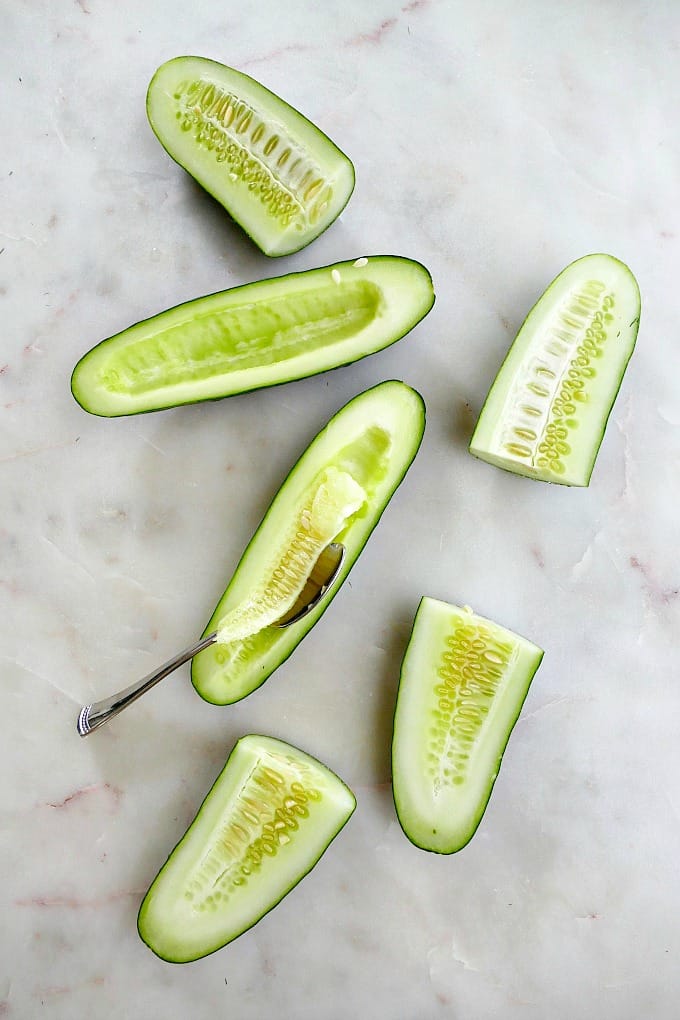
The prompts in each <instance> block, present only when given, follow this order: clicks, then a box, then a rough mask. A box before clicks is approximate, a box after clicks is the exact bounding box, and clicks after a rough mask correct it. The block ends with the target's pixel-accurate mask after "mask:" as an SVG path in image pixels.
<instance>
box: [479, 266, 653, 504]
mask: <svg viewBox="0 0 680 1020" xmlns="http://www.w3.org/2000/svg"><path fill="white" fill-rule="evenodd" d="M639 323H640V291H639V288H638V285H637V282H636V280H635V277H634V276H633V274H632V273H631V271H630V269H629V268H628V267H627V266H626V265H624V264H623V262H619V260H618V259H615V258H614V257H613V256H611V255H586V256H585V257H584V258H582V259H578V260H577V261H576V262H572V263H571V265H569V266H567V268H566V269H565V270H563V272H561V273H560V275H559V276H558V277H557V278H556V279H555V280H553V282H552V283H551V284H550V286H549V287H548V289H547V290H546V291H545V293H544V294H543V296H542V297H541V298H540V299H539V300H538V301H537V303H536V304H535V305H534V307H533V308H532V309H531V311H530V312H529V315H528V316H527V318H526V320H525V322H524V324H523V326H522V328H521V329H520V331H519V333H518V334H517V337H516V338H515V341H514V343H513V345H512V347H511V348H510V351H509V352H508V355H507V357H506V359H505V361H504V363H503V365H502V367H501V369H500V371H499V373H498V375H497V376H496V379H495V381H494V383H493V385H492V387H491V390H490V391H489V395H488V396H487V398H486V403H485V404H484V407H483V408H482V413H481V414H480V416H479V421H478V422H477V427H476V428H475V431H474V435H473V436H472V440H471V442H470V453H472V454H473V455H474V456H475V457H479V458H480V459H481V460H485V461H488V463H490V464H495V465H496V466H497V467H501V468H504V469H505V470H506V471H513V472H515V473H516V474H519V475H527V476H528V477H530V478H537V479H540V480H541V481H545V482H558V483H559V484H561V485H579V486H586V485H588V483H589V482H590V477H591V474H592V471H593V467H594V464H595V458H596V457H597V453H598V450H599V448H600V444H601V442H602V439H603V437H604V432H605V428H606V425H607V420H608V418H609V414H610V412H611V409H612V406H613V404H614V401H615V399H616V395H617V393H618V391H619V387H620V385H621V381H622V379H623V374H624V372H625V370H626V366H627V364H628V360H629V358H630V356H631V354H632V353H633V348H634V346H635V340H636V337H637V332H638V326H639Z"/></svg>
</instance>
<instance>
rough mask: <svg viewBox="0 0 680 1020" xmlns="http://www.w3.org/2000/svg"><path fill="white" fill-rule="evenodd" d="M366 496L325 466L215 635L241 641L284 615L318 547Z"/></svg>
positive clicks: (343, 474) (347, 478) (226, 640)
mask: <svg viewBox="0 0 680 1020" xmlns="http://www.w3.org/2000/svg"><path fill="white" fill-rule="evenodd" d="M365 502H366V493H365V492H364V490H363V489H362V488H361V486H360V485H358V484H357V483H356V482H355V481H354V479H353V478H352V476H351V475H349V474H348V473H347V472H346V471H338V470H337V468H333V467H329V468H327V470H326V471H324V472H323V474H322V475H321V477H320V478H319V479H317V480H316V481H315V482H314V484H313V485H312V486H311V489H310V493H309V495H308V496H307V498H306V499H305V500H304V501H303V503H302V506H301V508H300V510H299V511H297V512H296V513H294V514H293V516H292V518H291V524H290V527H289V528H288V529H287V531H285V532H284V533H283V535H282V537H281V539H280V541H279V548H278V550H277V552H276V554H275V556H274V557H273V559H272V561H271V563H270V564H269V565H268V566H267V568H266V569H265V570H264V572H263V575H262V578H261V580H260V581H259V582H255V584H254V587H253V589H252V590H251V592H250V593H249V595H248V597H247V598H246V599H244V601H243V602H241V603H240V604H239V605H238V606H236V607H235V608H234V609H232V610H231V611H230V612H228V613H227V614H226V616H225V617H223V618H222V620H221V621H220V624H219V627H218V628H217V640H218V641H219V642H222V643H223V644H229V643H231V642H232V641H242V640H243V639H244V638H247V637H250V636H251V635H252V634H257V632H258V631H260V630H262V629H263V628H264V627H268V626H270V625H271V624H272V623H275V622H276V620H279V619H280V618H281V617H283V616H285V614H286V613H287V612H288V611H289V610H290V609H292V608H293V606H294V605H295V603H296V601H297V599H298V596H299V595H301V594H302V591H303V590H304V587H305V585H306V583H307V579H308V578H309V575H310V573H311V572H312V569H313V568H314V565H315V563H316V562H317V560H318V559H319V556H320V555H321V553H322V552H323V551H324V549H325V548H326V546H327V545H328V544H329V543H330V542H332V541H333V539H334V538H335V536H336V535H337V534H338V532H339V531H341V530H342V528H343V526H344V525H345V524H346V522H347V520H348V518H350V517H351V516H352V515H353V514H355V513H356V512H357V510H359V509H360V508H361V507H362V506H363V504H364V503H365Z"/></svg>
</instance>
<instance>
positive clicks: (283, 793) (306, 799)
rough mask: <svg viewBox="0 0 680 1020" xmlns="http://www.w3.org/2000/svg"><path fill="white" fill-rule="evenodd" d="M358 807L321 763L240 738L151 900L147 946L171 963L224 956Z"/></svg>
mask: <svg viewBox="0 0 680 1020" xmlns="http://www.w3.org/2000/svg"><path fill="white" fill-rule="evenodd" d="M355 807H356V800H355V798H354V794H353V793H352V791H351V790H350V789H349V788H348V787H347V786H345V784H344V783H343V782H342V781H341V780H340V779H338V777H337V776H336V775H335V774H334V773H333V772H331V771H330V769H328V768H326V766H325V765H322V764H321V763H320V762H318V761H316V759H315V758H312V757H310V755H308V754H305V753H304V752H303V751H299V750H298V749H297V748H295V747H292V746H291V745H290V744H286V743H284V742H283V741H281V740H275V739H274V738H273V737H262V736H255V735H250V736H247V737H242V738H241V740H239V741H238V743H237V744H236V746H235V747H234V749H233V751H232V752H231V755H230V756H229V759H228V761H227V764H226V765H225V767H224V769H223V770H222V772H221V773H220V775H219V776H218V777H217V779H216V781H215V784H214V785H213V787H212V789H211V790H210V792H209V793H208V796H207V797H206V799H205V800H204V801H203V804H202V805H201V807H200V809H199V811H198V814H197V815H196V817H195V819H194V820H193V822H192V823H191V825H190V826H189V828H188V829H187V831H186V833H185V835H184V836H183V837H182V839H181V840H180V842H179V843H178V844H177V846H176V847H175V849H174V850H173V851H172V853H171V854H170V856H169V858H168V860H167V862H166V863H165V864H164V865H163V867H162V868H161V870H160V872H159V873H158V875H157V877H156V879H155V880H154V882H153V884H152V885H151V888H150V889H149V891H148V892H147V894H146V896H145V897H144V900H143V902H142V905H141V907H140V910H139V917H138V921H137V927H138V930H139V934H140V936H141V937H142V939H143V941H144V942H146V944H147V945H148V946H149V948H150V949H152V950H153V952H154V953H156V955H157V956H160V957H161V958H162V959H163V960H167V961H168V962H170V963H186V962H188V961H189V960H197V959H199V958H200V957H202V956H207V955H208V954H209V953H214V952H215V950H217V949H221V948H222V946H224V945H226V944H227V943H228V942H231V941H232V940H233V939H235V938H237V937H238V936H239V935H241V934H243V932H244V931H247V929H248V928H251V927H252V926H253V925H254V924H255V923H256V922H257V921H259V920H260V918H261V917H263V916H264V914H266V913H267V912H268V911H270V910H271V909H272V908H273V907H275V906H276V904H277V903H278V902H279V901H280V900H282V899H283V897H284V896H285V895H286V893H288V892H290V890H291V889H292V888H293V887H294V886H295V885H297V883H298V882H299V881H300V879H302V878H304V876H305V875H306V874H307V873H308V872H309V871H311V869H312V868H313V867H314V865H315V864H316V862H317V861H318V860H319V858H320V857H321V855H322V854H323V852H324V851H325V850H326V849H327V847H328V846H329V844H330V843H331V842H332V840H333V839H334V838H335V836H337V834H338V832H339V831H340V830H341V829H342V827H343V826H344V824H345V823H346V821H347V820H348V818H349V817H350V815H351V814H352V812H353V811H354V809H355Z"/></svg>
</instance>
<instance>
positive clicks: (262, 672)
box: [191, 381, 425, 705]
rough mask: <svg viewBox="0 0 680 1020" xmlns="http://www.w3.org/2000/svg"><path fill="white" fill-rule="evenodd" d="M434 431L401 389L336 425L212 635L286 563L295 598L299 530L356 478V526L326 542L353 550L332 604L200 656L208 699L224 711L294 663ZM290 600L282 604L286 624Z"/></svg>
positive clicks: (378, 395) (238, 578)
mask: <svg viewBox="0 0 680 1020" xmlns="http://www.w3.org/2000/svg"><path fill="white" fill-rule="evenodd" d="M424 428H425V408H424V405H423V401H422V398H421V397H420V395H419V394H418V393H416V392H415V390H412V389H411V388H410V387H409V386H406V385H405V384H404V383H402V382H396V381H392V382H384V383H380V384H379V385H378V386H375V387H374V388H373V389H370V390H367V391H366V392H365V393H361V394H359V396H357V397H355V398H354V399H353V400H351V401H350V402H349V403H348V404H346V405H345V407H343V408H342V409H341V410H340V411H338V413H337V414H336V415H335V416H334V417H333V418H331V420H330V422H329V423H328V424H327V425H326V427H325V428H324V429H323V430H322V431H321V432H320V433H319V435H318V436H317V437H316V438H315V439H314V440H313V442H312V443H311V445H310V446H309V447H308V448H307V450H306V451H305V453H303V455H302V457H301V458H300V460H299V461H298V462H297V464H296V465H295V467H294V468H293V470H292V471H291V473H290V474H289V475H288V477H287V478H286V480H285V482H284V484H283V486H282V487H281V489H280V490H279V492H278V494H277V496H276V497H275V498H274V501H273V502H272V504H271V506H270V508H269V510H268V511H267V513H266V515H265V517H264V520H263V521H262V523H261V524H260V526H259V528H258V530H257V531H256V532H255V535H254V537H253V538H252V540H251V542H250V544H249V546H248V548H247V549H246V551H245V553H244V554H243V557H242V558H241V561H240V563H239V565H238V567H237V568H236V572H235V573H234V576H233V578H232V580H231V582H230V584H229V587H228V588H227V590H226V591H225V592H224V594H223V596H222V598H221V599H220V601H219V603H218V605H217V608H216V609H215V612H214V613H213V615H212V616H211V618H210V621H209V622H208V625H207V627H206V630H205V633H206V634H209V633H211V632H212V631H214V630H217V631H219V629H220V627H221V625H222V622H223V621H224V620H227V621H228V620H229V618H230V614H231V613H232V612H233V611H234V610H236V609H238V608H239V607H241V606H243V605H247V604H248V602H250V601H252V600H253V597H255V598H258V597H260V598H262V597H264V595H265V593H266V590H267V588H268V587H269V588H271V587H272V586H273V584H272V582H273V580H274V579H275V577H274V572H275V571H276V570H277V569H280V567H281V564H282V562H283V560H284V559H285V558H286V557H287V561H286V564H285V569H283V570H282V574H281V578H280V579H279V578H276V580H277V581H278V582H280V584H281V586H282V588H281V592H282V593H283V594H285V591H286V589H287V586H288V585H289V584H290V587H291V590H292V588H293V586H294V585H295V583H296V579H297V578H298V577H299V574H300V571H298V570H295V569H294V568H295V564H296V563H297V562H298V560H299V559H301V558H302V560H304V557H305V556H306V555H307V549H306V543H305V529H304V527H297V525H296V522H297V521H299V520H301V519H302V514H304V513H305V510H306V508H308V507H309V505H310V500H311V501H313V500H314V497H315V495H316V494H317V493H318V492H319V489H320V486H321V485H322V484H324V482H328V481H329V479H330V480H331V481H330V485H331V488H330V494H329V495H330V498H332V499H333V500H334V499H335V498H336V495H337V492H338V491H339V490H336V489H335V485H336V483H337V484H338V485H340V486H341V487H342V486H346V484H347V480H346V478H345V477H344V476H349V477H350V479H352V481H353V482H354V484H355V486H357V487H358V490H361V491H362V492H363V493H364V494H365V499H363V501H362V502H361V504H360V505H359V506H358V507H357V508H356V509H354V508H352V510H351V511H350V513H349V516H348V517H347V518H346V519H343V515H342V514H341V515H340V517H339V519H338V527H339V530H338V532H337V534H335V535H329V534H328V532H326V533H325V535H324V539H325V538H326V537H327V538H328V539H329V541H330V540H331V539H334V540H336V541H338V542H342V543H343V544H344V545H345V547H346V550H347V552H346V556H345V560H344V562H343V565H342V568H341V570H340V573H339V575H338V578H337V581H336V582H335V584H334V586H333V588H332V590H331V592H330V593H329V595H328V597H326V598H324V599H323V600H322V601H321V602H320V603H319V605H318V606H317V607H316V608H315V609H314V610H312V612H311V613H309V615H308V616H305V617H304V619H302V620H300V622H299V623H295V624H292V625H291V626H290V627H288V628H286V629H283V630H279V629H277V628H274V627H265V628H264V629H259V630H258V631H257V632H256V633H253V634H251V635H250V636H247V637H244V638H242V639H239V640H236V641H231V642H229V643H228V644H224V643H220V644H215V645H212V646H211V647H209V648H207V649H206V650H205V651H203V652H201V653H200V654H199V655H197V656H196V657H195V658H194V660H193V663H192V668H191V677H192V681H193V684H194V686H195V688H196V690H197V691H198V693H199V694H200V695H201V697H203V698H205V699H206V701H210V702H212V703H213V704H217V705H227V704H231V703H232V702H234V701H239V700H240V699H241V698H244V697H245V696H246V695H247V694H250V692H251V691H254V690H255V688H256V687H259V686H260V685H261V684H263V683H264V681H265V680H266V679H267V677H268V676H270V675H271V673H273V671H274V670H275V669H276V668H277V666H279V665H280V664H281V663H282V662H284V660H285V659H287V658H288V656H289V655H290V654H291V652H292V651H293V649H294V648H295V647H296V646H297V644H298V643H299V641H301V640H302V638H303V637H304V635H305V634H306V633H307V631H308V630H309V629H310V627H312V626H313V625H314V624H315V623H316V621H317V620H318V619H319V617H320V616H321V614H322V613H323V612H324V611H325V609H326V607H327V606H328V604H329V602H330V600H331V598H332V597H333V595H334V594H335V592H337V591H338V589H339V587H340V585H341V584H342V582H343V580H344V579H345V577H346V576H347V574H348V573H349V571H350V569H351V567H352V564H353V563H354V561H355V560H356V558H357V556H358V555H359V553H360V552H361V550H362V549H363V547H364V545H365V543H366V541H367V539H368V537H369V535H370V534H371V532H372V531H373V529H374V528H375V526H376V524H377V523H378V521H379V519H380V516H381V514H382V512H383V510H384V509H385V507H386V506H387V504H388V502H389V500H390V498H391V496H392V494H393V493H394V491H395V489H396V488H397V486H398V485H399V483H400V482H401V480H402V478H403V477H404V475H405V474H406V471H407V470H408V468H409V466H410V464H411V462H412V460H413V458H414V457H415V455H416V453H417V451H418V447H419V446H420V442H421V439H422V436H423V430H424ZM358 490H357V491H358ZM334 493H335V494H336V495H334ZM338 505H340V504H338ZM291 524H293V525H295V526H294V527H291ZM287 535H290V536H291V538H290V544H289V545H288V548H287V549H284V548H282V540H283V537H284V536H287ZM286 541H289V540H288V539H286ZM283 594H281V595H280V596H279V597H281V598H282V601H281V614H283V611H284V608H283V607H284V603H283Z"/></svg>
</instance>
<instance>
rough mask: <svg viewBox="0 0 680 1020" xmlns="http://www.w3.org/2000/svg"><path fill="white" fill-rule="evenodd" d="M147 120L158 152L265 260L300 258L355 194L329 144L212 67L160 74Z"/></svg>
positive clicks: (177, 61)
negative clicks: (215, 204)
mask: <svg viewBox="0 0 680 1020" xmlns="http://www.w3.org/2000/svg"><path fill="white" fill-rule="evenodd" d="M146 112H147V116H148V118H149V123H150V124H151V127H152V129H153V131H154V134H155V135H156V137H157V138H158V140H159V142H160V143H161V145H162V146H163V148H164V149H165V150H166V151H167V152H168V154H169V155H170V156H171V157H172V158H173V159H174V160H175V162H176V163H179V165H180V166H181V167H183V168H184V169H185V170H186V171H187V172H188V173H189V174H191V176H192V177H193V178H194V179H195V180H196V181H197V182H198V183H199V184H200V185H201V186H202V187H203V188H205V190H206V191H208V192H210V194H211V195H212V196H213V197H214V198H216V199H217V201H218V202H219V203H220V204H221V205H223V206H224V208H225V209H226V210H227V212H228V213H229V214H230V215H231V216H232V218H233V219H234V220H236V222H237V223H238V224H239V225H240V226H241V227H243V229H244V230H245V231H246V233H247V234H249V235H250V237H251V238H252V240H253V241H254V242H255V244H256V245H257V246H258V247H259V248H260V249H261V250H262V251H263V252H264V254H265V255H271V256H278V255H289V254H290V253H291V252H295V251H299V250H300V249H301V248H304V247H305V245H308V244H309V243H310V242H311V241H313V240H314V238H316V237H318V236H319V234H321V233H322V232H323V231H324V230H326V228H327V227H329V226H330V225H331V223H332V222H333V221H334V220H335V219H336V218H337V217H338V216H339V215H340V213H341V212H342V210H343V209H344V207H345V206H346V204H347V202H348V201H349V197H350V195H351V194H352V191H353V189H354V167H353V165H352V163H351V161H350V160H349V159H348V158H347V156H346V155H345V154H344V153H343V152H341V150H340V149H339V148H338V147H337V145H335V144H334V143H333V142H332V141H331V140H330V138H328V137H327V136H326V135H325V134H324V133H323V132H322V131H320V130H319V128H317V127H316V126H315V125H314V124H312V123H311V121H309V120H307V118H306V117H304V116H303V115H302V114H301V113H299V112H298V111H297V110H295V109H293V107H292V106H289V105H288V103H285V102H284V101H283V100H282V99H279V97H278V96H276V95H275V94H274V93H273V92H270V91H269V89H267V88H265V86H264V85H261V84H260V83H259V82H257V81H255V80H254V79H253V78H250V77H249V76H248V75H247V74H243V73H242V72H241V71H236V70H234V68H231V67H225V65H224V64H220V63H217V61H214V60H206V59H205V58H204V57H175V58H174V59H172V60H168V61H167V62H166V63H165V64H162V65H161V66H160V67H159V68H158V70H157V71H156V73H155V74H154V76H153V78H152V79H151V83H150V85H149V89H148V92H147V97H146Z"/></svg>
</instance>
